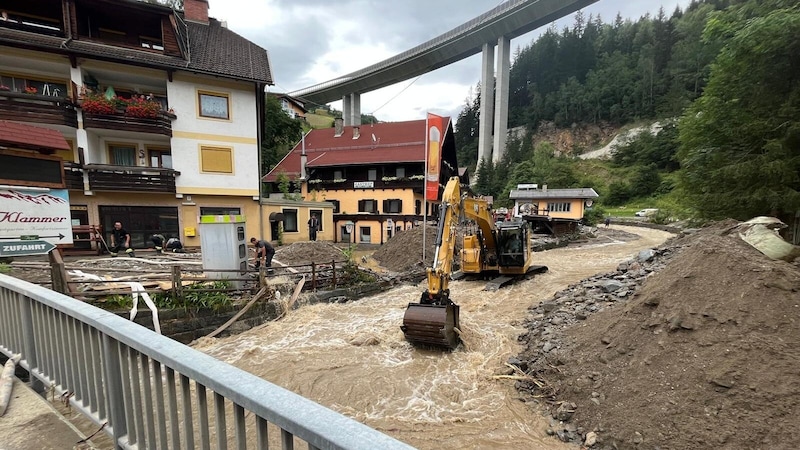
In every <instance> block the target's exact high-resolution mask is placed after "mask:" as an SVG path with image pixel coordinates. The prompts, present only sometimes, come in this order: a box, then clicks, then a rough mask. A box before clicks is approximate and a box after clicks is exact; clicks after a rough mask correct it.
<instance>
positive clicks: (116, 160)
mask: <svg viewBox="0 0 800 450" xmlns="http://www.w3.org/2000/svg"><path fill="white" fill-rule="evenodd" d="M108 160H109V162H110V163H111V164H112V165H115V166H135V165H136V144H108Z"/></svg>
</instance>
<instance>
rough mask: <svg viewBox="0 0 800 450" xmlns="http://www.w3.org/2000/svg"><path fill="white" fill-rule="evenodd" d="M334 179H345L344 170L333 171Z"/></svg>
mask: <svg viewBox="0 0 800 450" xmlns="http://www.w3.org/2000/svg"><path fill="white" fill-rule="evenodd" d="M333 179H334V180H344V172H342V171H341V170H334V171H333Z"/></svg>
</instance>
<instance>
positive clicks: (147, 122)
mask: <svg viewBox="0 0 800 450" xmlns="http://www.w3.org/2000/svg"><path fill="white" fill-rule="evenodd" d="M173 119H175V116H174V115H173V114H169V113H165V112H162V113H159V115H158V117H155V118H150V117H132V116H126V115H124V114H123V113H119V114H90V113H87V112H84V113H83V126H84V128H87V129H90V128H100V129H104V130H120V131H134V132H140V133H155V134H162V135H164V136H170V137H172V120H173Z"/></svg>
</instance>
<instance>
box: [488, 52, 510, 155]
mask: <svg viewBox="0 0 800 450" xmlns="http://www.w3.org/2000/svg"><path fill="white" fill-rule="evenodd" d="M510 69H511V40H510V39H509V38H508V37H506V36H501V37H500V38H499V39H498V40H497V92H496V94H495V99H494V145H493V150H494V151H493V152H492V161H493V162H494V163H495V164H497V163H498V162H499V161H500V160H501V159H503V155H504V154H505V152H506V138H507V135H508V85H509V81H510V78H511V76H510V73H511V71H510Z"/></svg>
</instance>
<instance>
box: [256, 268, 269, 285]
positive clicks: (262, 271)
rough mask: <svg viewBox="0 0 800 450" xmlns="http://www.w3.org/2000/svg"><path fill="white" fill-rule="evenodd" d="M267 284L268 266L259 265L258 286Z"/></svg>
mask: <svg viewBox="0 0 800 450" xmlns="http://www.w3.org/2000/svg"><path fill="white" fill-rule="evenodd" d="M266 285H267V268H266V266H259V267H258V287H260V288H262V287H264V286H266Z"/></svg>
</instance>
